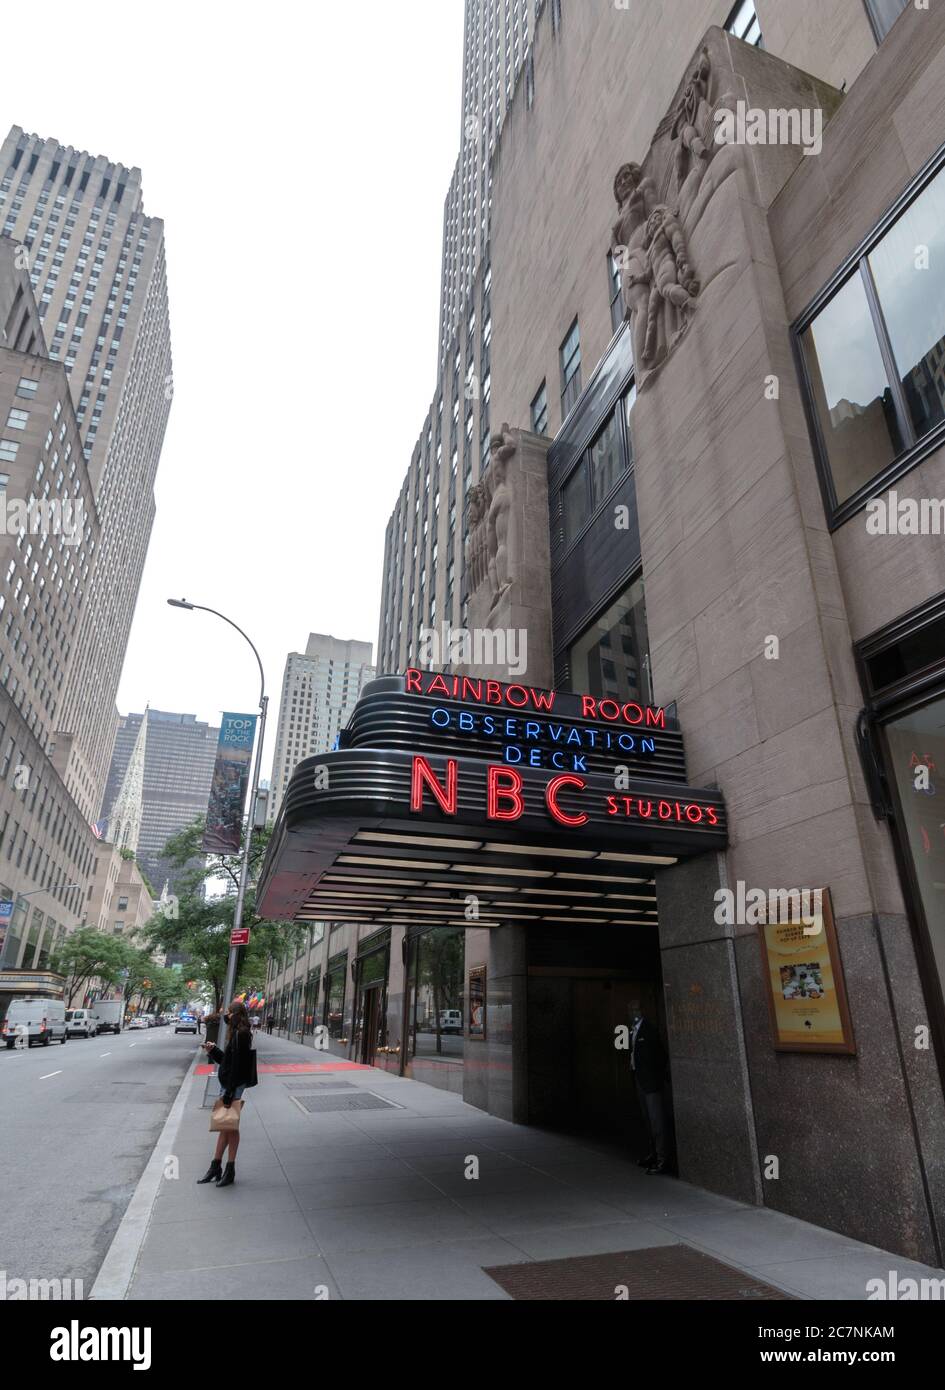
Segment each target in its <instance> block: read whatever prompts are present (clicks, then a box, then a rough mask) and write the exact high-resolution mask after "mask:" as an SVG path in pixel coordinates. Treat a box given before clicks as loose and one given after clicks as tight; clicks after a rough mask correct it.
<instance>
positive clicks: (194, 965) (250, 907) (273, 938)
mask: <svg viewBox="0 0 945 1390" xmlns="http://www.w3.org/2000/svg"><path fill="white" fill-rule="evenodd" d="M204 823H205V822H204V818H203V817H200V818H198V819H197V820H195V821H193V822H192V823H191V824H190V825H187V826H185V827H184V829H183V830H181V831H179V832H178V833H177V834H176V835H174V836H172V837H171V839H169V840H168V842H167V844H166V845H165V847H164V855H165V857H166V858H167V859H169V860H170V861H171V863H172V864H173V865H174V866H175V868H178V869H181V870H183V871H184V872H183V875H182V877H181V878H180V879H179V880H178V894H179V896H178V900H177V914H176V916H162V915H157V916H155V917H152V919H151V921H150V922H149V923H148V924H147V926H146V927H145V929H144V937H145V940H146V942H147V944H148V947H149V949H151V950H161V951H165V952H176V953H181V954H183V956H184V958H185V960H186V962H187V964H186V965H185V966H184V970H183V978H184V981H185V984H186V981H187V980H197V981H200V982H201V983H203V984H205V985H207V986H208V987H209V989H210V991H211V992H212V995H213V1003H214V1008H217V1009H218V1008H220V1006H221V1005H222V1004H223V1003H224V1000H223V990H224V987H225V984H226V966H227V959H228V956H229V950H230V932H231V930H232V928H233V918H234V913H235V909H236V894H237V889H238V887H239V876H240V856H239V855H235V854H233V855H229V854H214V855H209V856H208V855H207V854H205V852H204V851H203V850H202V849H201V847H200V843H201V840H202V839H203V833H204ZM269 837H270V831H269V829H268V828H267V829H265V830H256V831H254V832H253V839H252V848H251V851H250V861H249V882H248V884H247V889H246V901H245V903H244V904H243V926H244V927H246V926H248V927H250V928H251V931H250V944H249V946H248V947H243V948H241V950H240V961H239V967H238V970H237V980H236V992H237V993H238V994H240V993H242V992H243V991H244V990H247V991H252V990H254V989H261V988H263V987H264V985H265V983H266V966H267V963H268V961H269V957H270V956H279V955H282V954H283V953H284V952H286V951H288V950H290V949H291V950H294V949H295V947H296V944H297V942H298V941H299V939H300V937H301V936H303V935H304V934H305V933H306V931H307V928H305V927H302V926H299V925H298V924H296V923H294V922H269V921H264V920H262V919H261V918H258V917H257V916H256V914H255V910H254V909H255V902H256V888H255V884H256V879H257V877H258V874H259V869H260V867H261V866H262V862H263V859H264V858H265V855H266V849H267V847H268V844H269Z"/></svg>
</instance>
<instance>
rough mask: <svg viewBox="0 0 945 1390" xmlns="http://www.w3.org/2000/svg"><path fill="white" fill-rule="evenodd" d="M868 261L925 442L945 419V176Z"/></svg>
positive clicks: (931, 186) (917, 428)
mask: <svg viewBox="0 0 945 1390" xmlns="http://www.w3.org/2000/svg"><path fill="white" fill-rule="evenodd" d="M868 259H869V265H870V270H871V271H872V273H873V279H874V281H875V283H876V292H877V294H878V296H879V302H880V304H881V305H882V309H883V318H884V319H885V323H886V328H887V329H888V332H889V341H890V345H891V347H892V351H893V357H894V358H895V362H896V370H897V372H898V374H899V380H900V382H901V383H902V387H903V391H904V393H905V397H906V404H907V406H908V410H909V417H910V420H911V423H912V427H913V429H914V430H915V433H916V435H917V436H918V437H921V436H922V435H923V434H927V433H928V431H929V430H931V429H934V428H935V426H936V425H938V424H941V422H942V420H943V419H945V406H943V402H945V175H939V177H938V178H937V179H935V180H934V182H932V183H930V184H929V186H928V187H927V188H926V189H925V190H924V192H922V193H920V194H919V196H918V198H916V200H915V202H914V203H912V204H910V206H909V207H908V208H907V209H906V211H905V212H904V213H903V214H902V216H901V217H900V218H899V220H898V222H896V224H895V226H894V227H892V228H891V230H890V231H888V232H887V233H886V235H885V236H884V237H883V239H882V241H881V242H880V243H879V245H878V246H877V247H876V248H875V249H874V250H873V251H871V252H870V255H869V258H868Z"/></svg>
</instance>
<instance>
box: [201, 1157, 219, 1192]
mask: <svg viewBox="0 0 945 1390" xmlns="http://www.w3.org/2000/svg"><path fill="white" fill-rule="evenodd" d="M222 1171H223V1168H222V1166H221V1163H220V1160H219V1159H218V1158H212V1159H211V1160H210V1167H209V1168H208V1169H207V1171H206V1172H205V1173H204V1175H203V1177H202V1178H198V1179H197V1185H198V1186H199V1185H200V1183H204V1182H219V1180H220V1174H221V1173H222Z"/></svg>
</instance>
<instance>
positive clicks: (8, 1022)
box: [3, 999, 67, 1048]
mask: <svg viewBox="0 0 945 1390" xmlns="http://www.w3.org/2000/svg"><path fill="white" fill-rule="evenodd" d="M66 1037H67V1034H66V1006H65V1004H64V1003H63V1002H62V1000H61V999H14V1000H13V1002H12V1003H11V1004H10V1007H9V1008H8V1009H7V1013H6V1018H5V1019H4V1020H3V1041H4V1042H5V1043H6V1045H7V1048H13V1047H15V1046H16V1044H17V1040H18V1039H19V1038H25V1039H26V1046H27V1047H31V1046H32V1044H33V1043H34V1042H38V1043H41V1044H42V1046H43V1047H48V1046H49V1044H50V1043H51V1042H52V1041H53V1039H54V1038H55V1039H56V1040H57V1041H58V1042H61V1043H64V1042H65V1041H66Z"/></svg>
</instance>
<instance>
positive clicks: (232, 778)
mask: <svg viewBox="0 0 945 1390" xmlns="http://www.w3.org/2000/svg"><path fill="white" fill-rule="evenodd" d="M255 736H256V715H255V714H224V716H223V719H222V721H221V723H220V737H219V739H218V741H217V758H216V762H215V763H214V765H213V780H212V782H211V783H210V799H209V801H208V803H207V828H206V830H205V831H204V837H203V841H202V844H201V848H202V849H204V850H205V851H206V852H207V853H208V854H238V853H239V849H240V840H241V827H242V823H243V803H244V802H245V800H246V789H247V787H248V786H249V767H250V762H251V761H252V756H253V741H254V739H255Z"/></svg>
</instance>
